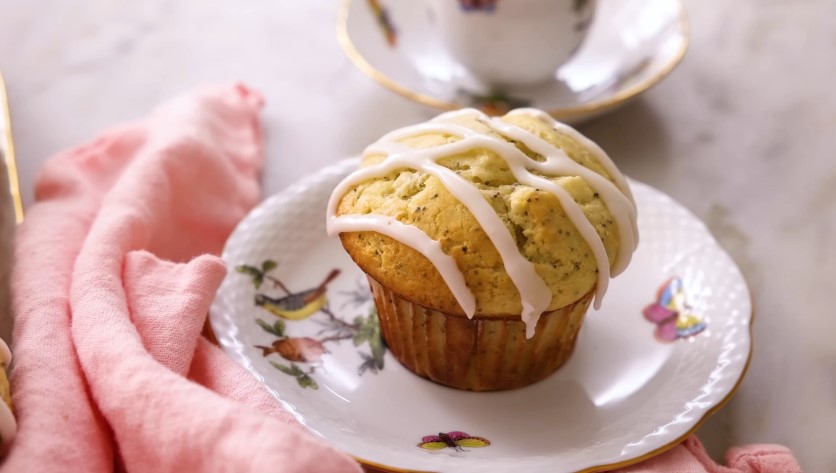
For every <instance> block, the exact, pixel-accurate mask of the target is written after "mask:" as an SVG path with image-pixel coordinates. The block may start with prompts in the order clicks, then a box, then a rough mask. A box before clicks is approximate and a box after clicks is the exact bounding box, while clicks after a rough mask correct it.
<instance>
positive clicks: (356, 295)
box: [235, 260, 386, 389]
mask: <svg viewBox="0 0 836 473" xmlns="http://www.w3.org/2000/svg"><path fill="white" fill-rule="evenodd" d="M278 266H279V265H278V263H277V262H276V261H273V260H265V261H263V262H262V263H261V265H250V264H242V265H239V266H236V268H235V269H236V271H237V272H238V273H240V274H243V275H246V276H249V278H250V282H251V283H252V285H253V287H254V288H255V289H256V293H255V295H254V296H253V301H254V304H255V306H256V307H258V308H260V309H262V310H264V311H265V312H267V313H269V314H271V315H273V316H275V317H274V318H273V320H272V321H267V320H264V319H262V318H258V317H257V318H256V319H255V322H256V324H257V325H258V326H259V327H261V329H262V330H263V331H265V332H267V333H269V334H270V335H272V336H273V337H275V338H274V339H273V340H272V341H268V342H266V343H262V344H258V345H253V347H254V348H257V349H258V350H260V351H261V355H262V356H263V357H265V358H266V357H271V356H272V355H278V356H279V357H281V358H283V359H285V360H287V361H289V362H290V365H285V364H281V363H278V362H276V361H272V360H270V364H271V365H272V366H273V367H274V368H276V369H277V370H279V371H281V372H283V373H285V374H287V375H289V376H293V377H295V378H296V381H297V382H298V383H299V385H300V386H301V387H303V388H309V389H318V387H319V385H318V384H317V382H316V380H315V379H314V378H313V374H314V373H315V372H316V370H317V368H321V366H322V361H323V357H324V356H325V355H327V354H329V353H331V352H330V351H329V350H328V347H327V344H329V343H339V342H341V341H343V340H352V343H353V345H354V346H355V347H356V348H357V354H358V355H359V356H360V359H361V363H360V365H359V367H358V368H357V374H358V376H359V375H362V374H363V373H365V372H366V371H370V372H372V373H377V372H378V371H379V370H381V369H383V359H384V355H385V353H386V344H385V343H384V341H383V336H382V334H381V330H380V321H379V320H378V316H377V310H376V309H375V307H374V305H372V304H371V295H370V292H369V290H368V288H367V287H365V286H362V285H359V286H358V288H357V289H355V290H353V291H348V292H340V293H338V294H340V295H343V296H345V297H346V298H347V302H348V304H349V305H351V306H353V307H354V308H360V307H363V306H366V307H368V308H367V309H366V312H367V313H366V314H365V315H357V316H355V317H354V319H353V320H352V321H351V322H347V321H345V320H343V319H341V318H339V317H337V316H336V315H335V314H334V313H333V312H332V311H331V309H330V307H329V299H328V287H329V285H330V284H331V283H333V282H334V280H335V279H337V277H338V276H339V275H340V274H341V271H340V270H339V269H337V268H334V269H332V270H331V271H330V272H329V273H328V274H327V275H326V276H325V277H324V278H323V279H322V280H321V282H320V283H319V284H318V285H316V286H314V287H308V288H307V289H304V290H302V291H292V290H290V289H289V288H288V286H287V285H285V284H284V282H282V281H281V280H280V279H279V278H278V277H276V276H274V275H272V274H271V273H272V271H273V270H275V269H277V268H278ZM265 282H269V283H270V284H269V285H268V286H267V288H265V286H264V283H265ZM269 286H272V289H269ZM278 291H281V294H278V295H276V294H275V293H276V292H278ZM345 305H346V304H343V309H344V308H345ZM318 314H319V315H320V316H319V317H317V315H318ZM323 316H324V317H323ZM307 321H312V322H313V324H314V326H315V327H318V331H317V332H316V333H315V334H312V333H310V329H311V325H309V324H306V323H305V322H307ZM288 323H294V324H295V323H301V325H299V326H300V327H307V332H308V333H305V334H298V333H296V334H294V335H291V334H290V333H288V332H289V330H288ZM303 330H304V329H303ZM365 344H368V346H369V352H365V351H361V350H360V348H361V347H362V346H363V345H365Z"/></svg>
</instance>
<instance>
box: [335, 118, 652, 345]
mask: <svg viewBox="0 0 836 473" xmlns="http://www.w3.org/2000/svg"><path fill="white" fill-rule="evenodd" d="M512 114H514V115H517V114H525V115H531V116H535V117H537V118H540V119H543V120H546V121H547V123H550V124H552V125H553V126H554V127H555V128H556V129H559V130H560V131H561V132H563V133H566V134H568V135H570V136H571V137H572V138H574V139H576V140H577V141H579V142H581V143H582V144H583V145H584V146H586V147H587V148H588V149H590V150H592V152H593V153H594V154H595V155H596V157H597V158H598V160H599V162H600V163H601V165H602V167H604V169H606V170H607V172H608V173H609V174H610V175H611V176H612V178H613V180H614V181H615V185H613V183H612V182H610V181H609V180H607V179H606V178H604V177H603V176H601V175H599V174H597V173H595V172H594V171H592V170H590V169H588V168H585V167H583V166H581V165H580V164H578V163H577V162H575V161H574V160H572V159H571V158H570V157H569V156H568V155H567V154H566V153H565V152H563V151H562V150H560V149H559V148H557V147H555V146H553V145H552V144H550V143H549V142H547V141H545V140H543V139H542V138H540V137H539V136H537V135H534V134H532V133H529V132H528V131H526V130H524V129H522V128H520V127H517V126H514V125H511V124H508V123H505V122H502V121H500V120H499V119H492V118H490V117H488V116H487V115H485V114H483V113H482V112H479V111H477V110H473V109H465V110H459V111H455V112H448V113H445V114H442V115H439V116H438V117H436V118H435V119H434V120H432V121H431V122H429V123H424V124H420V125H415V126H411V127H407V128H403V129H400V130H396V131H393V132H391V133H388V134H386V135H384V136H383V137H382V138H381V139H380V140H379V141H378V142H377V143H375V144H373V145H371V146H370V147H368V148H367V149H366V151H365V154H367V155H368V154H383V155H386V156H387V157H386V159H385V160H383V161H382V162H380V163H378V164H375V165H372V166H368V167H365V168H361V169H358V170H357V171H355V172H353V173H352V174H350V175H349V176H348V177H346V178H345V179H344V180H343V181H342V182H341V183H340V184H339V185H338V186H337V187H336V189H334V192H333V194H332V195H331V199H330V201H329V203H328V218H327V229H328V233H329V235H332V236H333V235H336V234H338V233H342V232H355V231H374V232H378V233H381V234H384V235H386V236H389V237H391V238H393V239H395V240H398V241H400V242H401V243H403V244H405V245H408V246H410V247H412V248H414V249H416V250H417V251H418V252H420V253H421V254H423V255H424V256H426V257H427V258H428V259H429V260H430V261H431V262H432V263H433V265H434V266H435V267H436V268H437V269H438V271H439V273H440V274H441V276H442V278H443V279H444V281H445V282H446V283H447V284H448V286H449V287H450V290H451V292H452V293H453V295H454V296H455V297H456V300H457V301H458V302H459V305H461V307H462V309H463V310H464V311H465V314H467V316H468V317H473V314H474V313H475V309H476V307H475V306H476V304H475V299H474V297H473V293H472V292H471V291H470V289H469V288H468V287H467V285H466V284H465V280H464V276H463V275H462V273H461V271H460V270H459V269H458V267H457V266H456V263H455V260H453V258H452V257H451V256H449V255H447V254H445V253H444V252H443V251H442V250H441V244H440V243H439V242H438V241H436V240H433V239H431V238H430V237H429V236H427V235H426V234H425V233H424V232H423V231H421V230H420V229H418V228H417V227H414V226H411V225H407V224H403V223H401V222H399V221H397V220H396V219H394V218H392V217H386V216H382V215H376V214H367V215H342V216H337V215H336V211H337V206H338V204H339V201H340V200H341V199H342V197H343V196H344V195H345V193H346V192H348V190H349V189H350V188H352V187H354V186H356V185H357V184H359V183H361V182H364V181H368V180H372V179H376V178H381V177H384V176H387V175H389V174H391V173H392V172H394V171H395V170H397V169H414V170H418V171H422V172H424V173H426V174H429V175H432V176H435V177H436V178H438V179H439V180H440V181H441V182H442V184H444V185H445V186H446V187H447V189H448V191H450V193H451V194H452V195H453V196H454V197H456V199H458V200H459V201H460V202H461V203H462V204H463V205H464V206H465V207H467V209H468V210H469V211H470V212H471V213H472V214H473V216H474V218H475V219H476V221H477V222H478V223H479V225H480V226H481V227H482V229H483V230H484V232H485V234H486V235H487V236H488V238H490V240H491V242H492V243H493V245H494V246H495V247H496V249H497V251H498V253H499V255H500V256H501V257H502V260H503V263H504V265H505V270H506V272H507V273H508V276H509V277H510V278H511V281H512V282H513V283H514V285H515V286H516V287H517V290H518V291H519V293H520V299H521V303H522V306H523V310H522V313H521V314H520V315H521V319H522V321H523V322H524V323H525V325H526V336H527V337H528V338H531V337H532V336H534V329H535V327H536V325H537V320H538V319H539V317H540V315H541V314H542V313H543V312H544V311H545V310H546V309H547V308H548V306H549V304H550V303H551V299H552V292H551V289H550V288H549V287H548V286H547V285H546V283H545V281H543V279H542V277H540V275H539V274H537V272H536V270H535V267H534V264H533V263H531V262H530V261H528V259H526V258H525V257H524V256H523V255H522V254H521V253H520V251H519V249H518V248H517V245H516V242H515V240H514V237H513V236H512V235H511V233H510V231H509V230H508V228H507V227H506V226H505V224H504V223H503V221H502V219H501V218H500V217H499V216H498V215H497V214H496V212H495V211H494V210H493V207H491V205H490V203H489V202H488V201H487V200H486V199H485V198H484V196H483V195H482V191H481V190H480V189H479V188H478V187H476V186H475V185H473V184H472V183H471V182H470V181H468V180H466V179H464V178H462V177H461V176H459V175H458V174H456V173H455V172H454V171H452V170H450V169H448V168H446V167H444V166H441V165H439V164H437V163H436V161H437V160H438V159H441V158H443V157H446V156H453V155H456V154H461V153H465V152H467V151H470V150H472V149H489V150H491V151H493V152H494V153H496V154H497V155H498V156H500V157H502V158H503V159H504V160H505V161H506V163H507V165H508V167H509V170H510V171H511V173H512V174H513V175H514V177H515V178H516V179H517V181H519V182H520V183H521V184H525V185H528V186H530V187H533V188H536V189H539V190H542V191H546V192H549V193H551V194H553V195H554V196H555V197H556V198H557V199H558V201H559V202H560V204H561V206H562V207H563V209H564V212H565V213H566V215H567V217H568V218H569V219H570V221H571V222H572V223H573V224H574V225H575V227H576V228H577V229H578V232H579V233H580V235H581V236H582V237H583V238H584V240H585V241H586V242H587V244H588V245H589V247H590V249H591V250H592V252H593V255H594V257H595V260H596V263H597V265H598V281H597V284H596V294H595V307H596V308H597V307H599V306H600V301H601V299H602V297H603V295H604V293H605V292H606V289H607V285H608V283H609V278H610V274H611V273H612V275H617V274H618V273H620V272H621V271H623V269H624V268H625V267H626V266H627V264H628V263H629V261H630V258H631V256H632V253H633V251H632V250H634V249H635V247H636V245H637V237H638V232H637V228H636V209H635V203H634V202H633V199H632V194H631V193H630V189H629V187H628V186H627V182H626V180H625V179H624V177H623V176H622V175H621V173H620V172H619V171H618V170H617V168H616V167H615V165H614V164H613V163H612V161H611V160H610V159H609V157H608V156H607V155H606V153H604V152H603V150H601V149H600V148H599V147H598V146H597V145H595V144H594V143H592V142H591V141H590V140H588V139H586V138H585V137H583V136H582V135H580V133H578V132H577V131H575V130H574V129H572V128H569V127H568V126H565V125H563V124H561V123H558V122H555V121H554V120H553V119H552V118H551V117H550V116H548V115H547V114H545V113H543V112H540V111H539V110H534V109H521V110H518V111H515V112H512ZM462 116H467V117H474V118H476V119H477V120H478V121H480V122H481V123H483V124H484V125H486V126H488V127H489V128H490V129H492V130H493V131H494V132H496V133H498V134H500V135H504V136H507V137H508V138H510V139H513V140H516V141H519V142H521V143H523V144H525V145H526V146H527V147H528V148H529V149H531V150H532V151H533V152H535V153H537V154H539V155H541V156H543V158H544V161H542V162H538V161H535V160H533V159H530V158H529V157H528V156H527V155H526V154H525V153H523V152H522V151H520V150H519V149H518V148H517V147H516V146H514V145H513V144H512V143H509V142H507V141H506V140H504V139H502V138H500V137H498V136H493V135H489V134H485V133H480V132H477V131H474V130H471V129H470V128H467V127H465V126H461V125H457V124H455V123H450V122H449V121H450V120H451V119H455V118H459V117H462ZM424 133H441V134H448V135H451V136H456V137H458V138H459V140H458V141H455V142H452V143H447V144H443V145H440V146H436V147H433V148H426V149H416V148H411V147H409V146H406V145H404V144H402V143H400V142H399V141H400V140H403V139H404V138H407V137H409V136H415V135H419V134H424ZM535 172H536V173H539V174H542V175H545V176H550V177H559V176H579V177H581V178H583V179H584V180H585V181H586V182H587V183H588V184H589V186H590V187H591V188H592V189H593V190H594V191H595V192H596V193H598V194H599V195H600V197H601V198H602V200H603V201H604V203H605V204H606V205H607V208H608V209H609V211H610V213H611V214H612V215H613V217H614V219H615V223H616V224H617V225H618V228H619V237H620V242H619V245H620V248H621V251H619V254H618V256H617V257H616V261H615V264H614V265H613V268H612V271H611V269H610V264H609V258H608V256H607V253H606V249H605V248H604V245H603V242H602V241H601V238H600V237H599V236H598V233H597V232H596V230H595V228H594V226H593V225H592V223H591V222H590V221H589V219H587V218H586V215H585V214H584V213H583V211H582V210H581V208H580V206H579V205H578V204H577V203H576V202H575V201H574V199H573V198H572V196H571V195H569V193H568V192H566V190H564V189H563V188H562V187H560V186H559V185H557V184H555V183H554V182H552V181H551V180H549V179H548V178H546V177H543V176H541V175H539V174H535Z"/></svg>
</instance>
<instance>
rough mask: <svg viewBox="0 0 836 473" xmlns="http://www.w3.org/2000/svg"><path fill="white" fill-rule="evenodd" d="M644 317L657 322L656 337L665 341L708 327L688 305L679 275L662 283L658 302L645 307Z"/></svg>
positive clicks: (687, 335) (686, 335)
mask: <svg viewBox="0 0 836 473" xmlns="http://www.w3.org/2000/svg"><path fill="white" fill-rule="evenodd" d="M644 317H645V318H646V319H647V320H649V321H651V322H653V323H655V324H656V338H658V339H659V340H661V341H665V342H672V341H674V340H676V339H678V338H687V337H691V336H694V335H696V334H698V333H700V332H702V331H703V330H705V328H706V323H705V321H703V320H702V318H701V317H700V316H698V315H696V314H694V312H693V309H692V307H691V306H690V305H688V302H687V300H686V294H685V287H684V285H683V283H682V279H681V278H678V277H673V278H670V279H669V280H667V281H665V283H664V284H662V287H660V288H659V292H658V294H657V296H656V302H654V303H653V304H650V305H649V306H647V307H645V308H644Z"/></svg>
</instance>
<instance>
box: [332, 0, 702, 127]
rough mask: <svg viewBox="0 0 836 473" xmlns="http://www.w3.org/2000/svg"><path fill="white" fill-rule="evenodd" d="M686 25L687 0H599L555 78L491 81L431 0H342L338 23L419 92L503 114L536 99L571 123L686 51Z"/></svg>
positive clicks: (426, 98) (380, 73)
mask: <svg viewBox="0 0 836 473" xmlns="http://www.w3.org/2000/svg"><path fill="white" fill-rule="evenodd" d="M451 1H452V0H451ZM499 7H501V4H500V5H499V6H498V7H497V8H499ZM688 35H689V31H688V21H687V19H686V15H685V8H684V6H683V4H682V2H681V1H679V0H675V1H671V0H599V3H598V9H597V12H596V17H595V20H594V22H593V24H592V27H591V29H590V32H589V34H588V36H587V38H586V40H585V42H584V44H583V45H582V46H581V48H580V50H579V51H578V52H577V54H576V55H575V56H574V57H573V58H572V59H571V60H569V61H568V62H567V63H566V64H564V65H563V66H561V67H560V69H558V70H557V71H555V76H554V79H553V80H550V81H547V82H546V83H543V84H540V85H537V86H534V87H531V86H527V87H523V86H517V87H511V88H506V89H503V90H493V89H491V88H488V87H485V86H484V85H481V84H480V83H479V81H478V79H475V78H474V77H472V76H471V75H470V74H469V73H468V72H467V70H466V69H465V68H464V67H463V66H462V65H461V64H459V63H458V62H456V61H455V60H454V59H453V58H452V57H451V56H450V54H449V53H448V52H447V51H446V50H445V49H444V47H443V46H442V45H441V43H440V42H439V40H438V38H437V36H436V34H434V31H433V24H432V20H431V15H429V14H428V10H427V6H426V2H425V1H400V0H343V5H342V11H341V14H340V18H339V20H338V25H337V36H338V39H339V40H340V43H341V44H342V46H343V49H345V51H346V54H347V55H348V57H349V58H350V59H351V61H352V62H354V64H355V65H356V66H357V67H358V68H360V70H361V71H363V72H364V73H365V74H366V75H368V76H370V77H371V78H373V79H374V80H376V81H378V82H379V83H381V84H382V85H384V86H386V87H387V88H389V89H391V90H393V91H395V92H397V93H399V94H401V95H403V96H405V97H407V98H409V99H411V100H415V101H417V102H419V103H422V104H424V105H428V106H431V107H435V108H440V109H456V108H461V107H476V108H481V109H482V110H484V111H485V112H487V113H490V114H495V115H498V114H502V113H504V112H505V111H507V110H508V109H511V108H517V107H521V106H531V107H535V108H539V109H542V110H546V111H548V112H549V113H550V114H551V115H552V116H553V117H555V118H556V119H558V120H560V121H563V122H567V123H577V122H580V121H583V120H586V119H589V118H592V117H594V116H597V115H600V114H602V113H604V112H607V111H610V110H612V109H614V108H616V107H618V106H620V105H623V104H624V103H626V102H627V101H628V100H630V99H631V98H633V97H635V96H636V95H638V94H640V93H641V92H644V91H645V90H647V89H648V88H650V87H651V86H653V85H654V84H656V83H657V82H659V81H660V80H662V78H664V77H665V76H667V75H668V74H669V73H670V72H671V71H672V70H673V69H674V68H675V67H676V65H677V64H679V62H680V61H681V60H682V57H683V56H684V55H685V51H686V50H687V49H688V42H689V37H688Z"/></svg>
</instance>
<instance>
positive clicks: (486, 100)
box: [459, 90, 531, 116]
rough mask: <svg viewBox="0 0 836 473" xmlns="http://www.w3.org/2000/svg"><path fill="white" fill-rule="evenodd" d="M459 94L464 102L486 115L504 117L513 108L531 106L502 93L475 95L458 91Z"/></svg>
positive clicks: (525, 101)
mask: <svg viewBox="0 0 836 473" xmlns="http://www.w3.org/2000/svg"><path fill="white" fill-rule="evenodd" d="M459 94H460V95H462V96H463V98H464V101H465V102H466V103H467V104H468V105H469V106H471V107H475V108H478V109H479V110H481V111H483V112H485V113H486V114H488V115H492V116H496V115H504V114H506V113H508V112H510V111H511V110H513V109H515V108H520V107H527V106H529V105H531V101H530V100H527V99H524V98H520V97H512V96H510V95H507V94H505V93H504V92H499V91H494V92H491V93H488V94H484V95H482V94H475V93H471V92H467V91H464V90H460V91H459Z"/></svg>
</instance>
